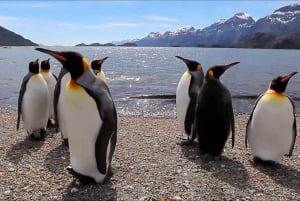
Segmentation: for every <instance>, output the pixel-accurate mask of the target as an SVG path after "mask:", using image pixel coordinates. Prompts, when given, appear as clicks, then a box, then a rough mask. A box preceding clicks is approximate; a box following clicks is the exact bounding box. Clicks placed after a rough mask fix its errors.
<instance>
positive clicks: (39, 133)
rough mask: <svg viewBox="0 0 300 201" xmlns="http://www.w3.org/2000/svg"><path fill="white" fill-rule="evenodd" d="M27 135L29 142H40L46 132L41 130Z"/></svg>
mask: <svg viewBox="0 0 300 201" xmlns="http://www.w3.org/2000/svg"><path fill="white" fill-rule="evenodd" d="M27 133H28V132H27ZM28 134H29V136H30V138H31V140H33V141H42V140H44V139H45V137H46V130H45V129H43V128H42V129H40V130H39V131H33V132H32V133H28Z"/></svg>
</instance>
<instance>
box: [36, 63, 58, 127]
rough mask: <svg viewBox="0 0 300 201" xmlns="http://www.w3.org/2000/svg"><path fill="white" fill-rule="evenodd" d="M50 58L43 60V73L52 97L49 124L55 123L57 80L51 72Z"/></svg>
mask: <svg viewBox="0 0 300 201" xmlns="http://www.w3.org/2000/svg"><path fill="white" fill-rule="evenodd" d="M49 60H50V59H47V60H44V61H42V62H41V71H40V73H41V75H42V76H43V77H44V79H45V81H46V82H47V86H48V90H49V98H50V105H49V112H50V113H49V117H50V118H49V121H48V126H52V125H55V114H54V108H53V98H54V89H55V85H56V82H57V77H56V76H55V75H54V74H53V73H52V72H51V69H50V62H49Z"/></svg>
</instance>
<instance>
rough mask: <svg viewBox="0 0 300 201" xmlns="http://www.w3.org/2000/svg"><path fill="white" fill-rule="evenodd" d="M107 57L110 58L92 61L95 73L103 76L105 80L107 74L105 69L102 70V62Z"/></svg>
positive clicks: (100, 76)
mask: <svg viewBox="0 0 300 201" xmlns="http://www.w3.org/2000/svg"><path fill="white" fill-rule="evenodd" d="M106 59H108V57H104V58H103V59H96V60H93V61H92V62H91V67H92V69H93V71H94V73H95V74H96V76H97V77H99V78H101V79H102V80H104V81H105V74H104V71H103V70H102V64H103V62H104V61H105V60H106Z"/></svg>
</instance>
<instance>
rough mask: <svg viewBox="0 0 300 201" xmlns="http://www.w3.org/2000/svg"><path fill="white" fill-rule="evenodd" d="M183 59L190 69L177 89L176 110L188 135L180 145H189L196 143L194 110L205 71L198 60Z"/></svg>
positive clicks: (182, 129) (181, 126) (182, 128)
mask: <svg viewBox="0 0 300 201" xmlns="http://www.w3.org/2000/svg"><path fill="white" fill-rule="evenodd" d="M176 57H177V58H178V59H181V60H182V61H183V62H184V63H185V64H186V66H187V68H188V70H187V71H185V73H184V74H183V75H182V76H181V78H180V80H179V82H178V85H177V90H176V110H177V118H178V123H179V126H180V129H181V131H182V132H183V133H185V135H186V136H187V140H183V141H182V142H180V143H179V144H180V145H189V144H192V143H194V140H195V138H196V133H195V132H193V133H192V131H194V130H195V129H193V128H192V126H193V124H194V112H195V107H196V99H197V93H198V91H199V90H200V88H201V86H202V83H203V79H204V73H203V69H202V66H201V64H200V63H198V62H197V61H193V60H189V59H185V58H183V57H180V56H176Z"/></svg>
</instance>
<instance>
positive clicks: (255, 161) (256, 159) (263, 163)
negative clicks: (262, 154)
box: [253, 156, 277, 166]
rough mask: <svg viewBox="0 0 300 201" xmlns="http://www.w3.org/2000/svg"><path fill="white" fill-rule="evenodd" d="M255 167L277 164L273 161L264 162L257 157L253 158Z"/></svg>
mask: <svg viewBox="0 0 300 201" xmlns="http://www.w3.org/2000/svg"><path fill="white" fill-rule="evenodd" d="M253 162H254V165H263V166H276V165H277V163H276V162H275V161H271V160H263V159H261V158H259V157H257V156H254V157H253Z"/></svg>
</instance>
